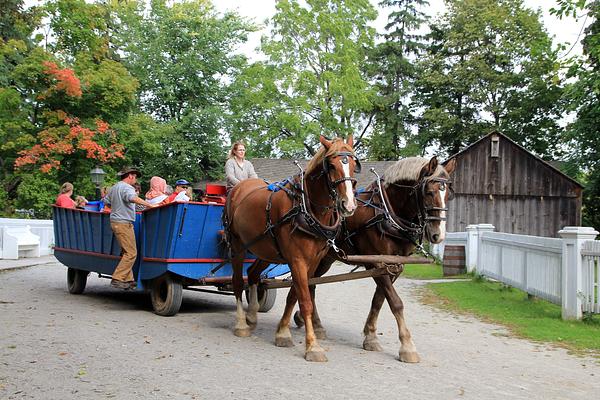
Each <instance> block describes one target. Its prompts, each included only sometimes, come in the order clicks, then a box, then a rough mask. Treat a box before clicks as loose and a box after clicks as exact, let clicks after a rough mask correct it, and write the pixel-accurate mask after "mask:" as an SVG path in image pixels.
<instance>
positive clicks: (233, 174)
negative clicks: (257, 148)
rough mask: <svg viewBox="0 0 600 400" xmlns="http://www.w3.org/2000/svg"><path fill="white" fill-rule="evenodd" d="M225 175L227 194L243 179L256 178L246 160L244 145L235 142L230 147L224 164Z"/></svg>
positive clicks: (251, 166) (250, 164) (249, 163)
mask: <svg viewBox="0 0 600 400" xmlns="http://www.w3.org/2000/svg"><path fill="white" fill-rule="evenodd" d="M225 175H226V177H227V192H228V193H229V191H230V190H231V188H232V187H234V186H235V185H237V184H238V183H240V181H243V180H244V179H250V178H258V175H256V172H254V166H253V165H252V163H251V162H250V161H248V160H246V145H245V144H244V142H241V141H237V142H235V143H234V144H233V146H231V150H230V151H229V158H228V159H227V162H226V163H225Z"/></svg>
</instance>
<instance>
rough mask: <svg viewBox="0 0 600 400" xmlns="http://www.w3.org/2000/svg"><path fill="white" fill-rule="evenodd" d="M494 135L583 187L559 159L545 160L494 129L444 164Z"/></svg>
mask: <svg viewBox="0 0 600 400" xmlns="http://www.w3.org/2000/svg"><path fill="white" fill-rule="evenodd" d="M492 135H498V136H501V137H502V138H503V139H506V140H507V141H509V142H510V143H512V144H513V145H515V146H517V147H518V148H520V149H521V150H523V151H524V152H526V153H527V154H529V155H530V156H531V157H534V158H535V159H537V160H538V161H539V162H541V163H543V164H544V165H546V166H548V168H550V169H552V170H553V171H554V172H556V173H557V174H558V175H561V176H562V177H564V178H565V179H567V180H569V181H571V182H573V183H574V184H576V185H577V186H579V187H581V188H583V185H582V184H581V183H579V182H577V181H576V180H575V179H573V178H571V177H570V176H569V175H567V174H565V173H564V172H562V171H561V170H560V169H558V168H556V167H555V166H554V165H558V164H559V162H558V161H551V162H548V161H545V160H543V159H541V158H540V157H538V156H536V155H535V154H533V153H532V152H531V151H529V150H527V149H526V148H525V147H523V146H521V145H520V144H518V143H517V142H515V141H514V140H512V139H511V138H509V137H508V136H506V135H505V134H503V133H501V132H499V131H496V130H494V131H492V132H490V133H488V134H487V135H485V136H482V137H481V138H480V139H479V140H477V141H476V142H473V143H471V144H470V145H468V146H467V147H465V148H464V149H462V150H461V151H459V152H458V153H456V154H453V155H451V156H450V157H448V159H447V160H446V161H444V162H443V164H446V163H447V162H448V161H450V160H451V159H453V158H456V157H458V156H460V155H462V154H464V153H465V152H468V151H469V150H470V149H472V148H473V147H474V146H475V145H477V144H478V143H480V142H482V141H483V140H486V139H487V138H488V137H490V136H492Z"/></svg>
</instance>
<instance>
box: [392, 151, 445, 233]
mask: <svg viewBox="0 0 600 400" xmlns="http://www.w3.org/2000/svg"><path fill="white" fill-rule="evenodd" d="M455 166H456V161H455V160H454V159H453V160H451V161H449V162H448V163H447V165H446V166H442V165H440V164H439V163H438V160H437V157H433V158H431V159H430V160H427V159H425V158H422V157H409V158H406V159H403V160H400V161H398V162H397V163H396V164H394V165H393V166H391V167H390V168H388V169H387V170H386V171H385V173H384V181H385V187H386V189H385V190H386V194H387V197H388V198H389V199H390V206H391V208H392V209H393V212H394V214H395V215H396V216H397V217H402V218H403V219H404V220H405V221H408V222H409V224H405V225H407V226H409V228H412V229H415V230H416V231H418V232H422V233H423V234H424V235H425V236H426V238H427V240H428V241H429V242H430V243H440V242H441V241H443V240H444V238H445V237H446V212H447V211H448V207H447V204H448V201H449V200H451V199H452V190H451V186H450V185H451V182H450V174H451V173H452V172H454V168H455Z"/></svg>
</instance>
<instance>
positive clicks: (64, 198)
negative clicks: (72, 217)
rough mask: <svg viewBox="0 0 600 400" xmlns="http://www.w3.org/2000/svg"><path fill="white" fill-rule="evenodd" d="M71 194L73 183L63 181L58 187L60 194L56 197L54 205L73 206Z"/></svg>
mask: <svg viewBox="0 0 600 400" xmlns="http://www.w3.org/2000/svg"><path fill="white" fill-rule="evenodd" d="M72 195H73V184H72V183H70V182H65V183H63V185H62V186H61V187H60V194H59V195H58V197H57V198H56V203H55V204H56V205H57V206H59V207H64V208H75V202H74V201H73V199H72V198H71V196H72Z"/></svg>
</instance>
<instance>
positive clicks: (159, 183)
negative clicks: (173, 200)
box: [146, 176, 168, 204]
mask: <svg viewBox="0 0 600 400" xmlns="http://www.w3.org/2000/svg"><path fill="white" fill-rule="evenodd" d="M166 191H167V181H165V180H164V179H163V178H161V177H160V176H153V177H152V179H150V190H148V192H147V193H146V201H147V202H148V203H150V204H159V203H161V202H163V201H164V200H165V199H166V198H167V197H168V195H167V193H166Z"/></svg>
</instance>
